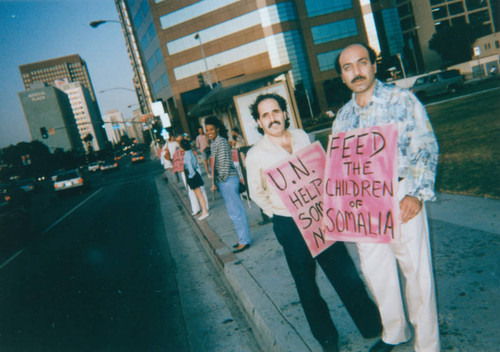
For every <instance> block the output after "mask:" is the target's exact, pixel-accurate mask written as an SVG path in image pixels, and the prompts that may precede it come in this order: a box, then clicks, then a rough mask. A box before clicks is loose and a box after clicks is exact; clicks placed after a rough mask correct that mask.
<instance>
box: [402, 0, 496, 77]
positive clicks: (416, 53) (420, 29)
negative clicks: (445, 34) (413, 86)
mask: <svg viewBox="0 0 500 352" xmlns="http://www.w3.org/2000/svg"><path fill="white" fill-rule="evenodd" d="M496 2H497V0H397V4H398V14H399V17H400V20H401V29H402V31H403V40H404V51H405V57H406V63H407V65H408V66H409V69H410V71H412V72H413V73H422V72H425V71H432V70H436V69H439V68H440V66H441V65H442V64H443V63H442V61H441V58H440V56H439V55H438V54H437V53H436V52H435V51H433V50H431V49H429V41H430V40H431V38H432V36H433V35H434V33H436V32H437V31H439V30H442V29H444V28H448V27H451V26H456V25H459V24H463V23H469V24H471V25H473V26H474V27H475V28H476V30H477V31H478V35H479V36H485V35H488V34H491V33H494V32H495V31H496V23H495V21H498V16H499V14H498V7H497V6H498V5H497V4H496ZM492 3H494V5H495V6H492ZM493 9H496V10H497V13H496V14H495V13H494V11H493ZM457 40H460V38H457Z"/></svg>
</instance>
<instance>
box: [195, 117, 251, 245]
mask: <svg viewBox="0 0 500 352" xmlns="http://www.w3.org/2000/svg"><path fill="white" fill-rule="evenodd" d="M205 133H206V134H207V136H208V138H209V139H210V141H211V145H210V149H211V155H212V156H213V157H214V170H213V171H214V185H213V186H212V192H213V191H215V190H216V189H219V191H220V193H221V195H222V198H223V199H224V204H225V205H226V210H227V212H228V214H229V217H230V218H231V221H232V222H233V226H234V229H235V230H236V234H237V235H238V243H236V244H235V245H234V246H233V248H235V249H234V251H233V252H234V253H239V252H242V251H244V250H246V249H248V248H249V247H250V243H251V240H250V229H249V227H248V218H247V214H246V212H245V208H244V207H243V202H242V201H241V198H240V195H239V191H238V190H239V185H240V178H239V175H238V171H237V170H236V168H235V166H234V164H233V160H232V158H231V147H230V146H229V143H228V141H227V129H226V127H225V126H224V125H223V124H222V122H220V121H219V119H217V117H215V116H210V117H208V118H207V119H205Z"/></svg>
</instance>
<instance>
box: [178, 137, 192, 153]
mask: <svg viewBox="0 0 500 352" xmlns="http://www.w3.org/2000/svg"><path fill="white" fill-rule="evenodd" d="M179 144H180V145H181V148H182V149H184V150H186V151H188V150H191V142H190V141H188V140H187V139H184V138H183V139H181V141H180V142H179Z"/></svg>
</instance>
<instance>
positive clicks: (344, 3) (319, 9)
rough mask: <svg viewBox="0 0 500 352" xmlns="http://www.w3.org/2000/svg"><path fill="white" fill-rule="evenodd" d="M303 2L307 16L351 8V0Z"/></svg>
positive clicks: (311, 0) (312, 0)
mask: <svg viewBox="0 0 500 352" xmlns="http://www.w3.org/2000/svg"><path fill="white" fill-rule="evenodd" d="M305 4H306V9H307V15H308V16H309V17H315V16H321V15H326V14H329V13H334V12H338V11H343V10H347V9H351V8H352V0H336V1H332V0H306V1H305Z"/></svg>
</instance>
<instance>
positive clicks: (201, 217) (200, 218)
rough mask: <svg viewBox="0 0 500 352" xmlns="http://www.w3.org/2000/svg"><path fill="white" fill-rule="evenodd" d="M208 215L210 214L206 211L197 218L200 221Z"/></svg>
mask: <svg viewBox="0 0 500 352" xmlns="http://www.w3.org/2000/svg"><path fill="white" fill-rule="evenodd" d="M209 215H210V214H209V213H206V214H205V215H202V216H200V217H199V218H198V220H200V221H201V220H204V219H206V218H208V216H209Z"/></svg>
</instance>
